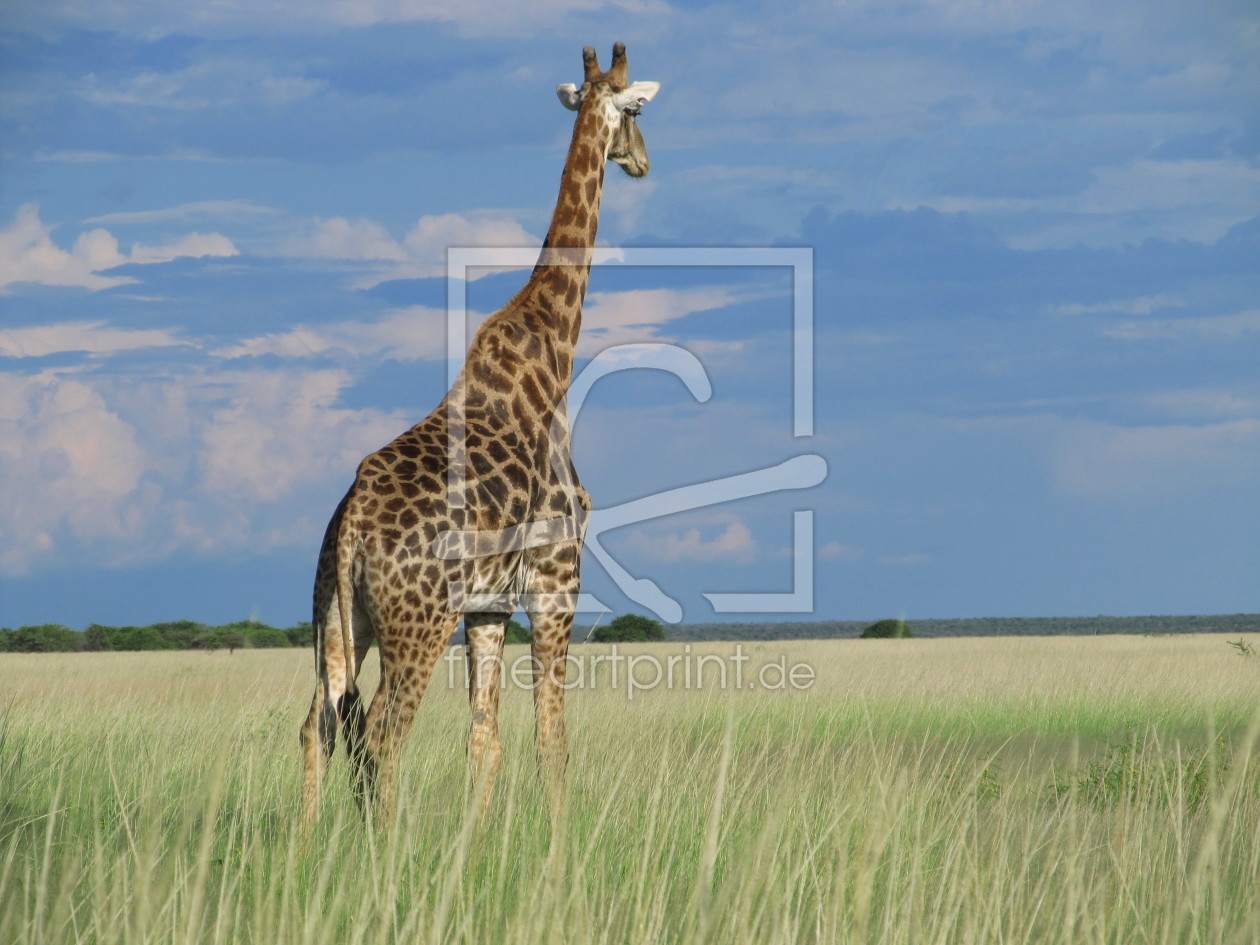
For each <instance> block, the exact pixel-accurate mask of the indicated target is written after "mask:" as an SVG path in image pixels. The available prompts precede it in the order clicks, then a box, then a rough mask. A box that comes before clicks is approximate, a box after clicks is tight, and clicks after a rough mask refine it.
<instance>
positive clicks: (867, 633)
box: [859, 619, 914, 640]
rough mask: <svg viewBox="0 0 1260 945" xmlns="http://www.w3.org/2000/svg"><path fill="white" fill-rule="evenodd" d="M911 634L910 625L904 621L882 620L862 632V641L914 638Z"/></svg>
mask: <svg viewBox="0 0 1260 945" xmlns="http://www.w3.org/2000/svg"><path fill="white" fill-rule="evenodd" d="M912 636H914V634H913V633H911V632H910V624H908V623H906V622H905V621H904V620H891V619H890V620H881V621H879V622H878V623H873V624H871V625H870V626H869V627H867V628H866V629H865V630H863V631H862V636H861V637H859V639H862V640H893V639H901V638H904V637H912Z"/></svg>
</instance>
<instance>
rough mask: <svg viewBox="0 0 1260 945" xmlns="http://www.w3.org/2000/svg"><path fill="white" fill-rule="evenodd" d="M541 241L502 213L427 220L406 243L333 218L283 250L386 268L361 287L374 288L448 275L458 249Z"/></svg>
mask: <svg viewBox="0 0 1260 945" xmlns="http://www.w3.org/2000/svg"><path fill="white" fill-rule="evenodd" d="M540 243H541V241H540V240H538V239H537V238H536V237H534V236H531V235H530V234H529V233H528V232H527V231H526V230H525V229H524V228H523V227H522V226H521V225H520V224H519V223H517V222H516V221H515V220H513V219H511V218H509V217H507V216H504V215H503V212H502V211H495V210H472V211H469V213H468V214H467V215H462V214H458V213H444V214H439V215H433V216H422V217H421V218H420V219H419V220H417V221H416V225H415V226H413V227H412V228H411V230H410V231H409V232H408V233H407V235H406V236H404V237H403V239H402V241H401V242H400V241H398V240H395V239H394V237H393V236H392V235H391V234H390V233H389V231H388V230H386V229H385V228H384V227H383V226H381V225H380V224H379V223H376V222H374V221H372V220H366V219H358V220H349V219H346V218H345V217H332V218H330V219H325V220H320V221H318V222H317V223H316V224H315V225H314V227H313V228H312V229H311V231H310V232H308V233H306V234H305V235H303V236H301V237H299V238H297V239H294V240H292V241H291V242H290V243H289V245H288V246H287V247H286V248H285V250H284V252H285V253H286V255H291V256H301V257H310V258H317V259H344V260H351V261H356V262H376V261H379V262H381V263H384V264H387V265H382V266H381V267H379V268H378V269H377V270H376V271H375V272H374V273H372V274H371V275H370V276H368V277H367V278H365V279H364V280H362V282H361V283H360V284H359V287H360V288H371V287H372V286H374V285H377V284H379V283H381V282H384V281H386V280H388V279H421V278H429V277H432V276H443V275H445V274H446V251H447V250H448V249H449V248H450V247H453V246H456V247H476V246H484V247H508V248H520V247H528V248H536V247H538V246H539V245H540ZM531 265H532V263H531ZM519 268H522V267H521V266H519V265H508V266H503V267H497V268H496V270H495V271H503V270H505V269H519ZM489 271H490V270H488V269H487V270H482V269H478V270H476V271H473V272H469V273H468V278H469V279H470V280H471V279H476V278H480V277H481V276H484V275H486V274H487V273H488V272H489Z"/></svg>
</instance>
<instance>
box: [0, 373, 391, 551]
mask: <svg viewBox="0 0 1260 945" xmlns="http://www.w3.org/2000/svg"><path fill="white" fill-rule="evenodd" d="M351 381H352V378H351V377H350V376H349V375H348V374H345V373H343V372H337V371H310V372H308V371H294V370H290V371H284V370H280V371H276V370H268V371H266V372H221V373H215V374H202V373H196V372H191V373H189V374H188V375H186V376H181V377H178V378H172V379H161V380H150V381H145V380H139V381H137V380H136V379H134V378H131V379H128V380H127V381H126V382H120V381H118V380H116V379H111V378H109V377H105V376H102V375H95V374H94V375H78V376H67V375H65V374H64V373H57V372H46V373H45V374H42V375H39V376H35V377H20V376H14V375H0V573H6V574H22V573H28V572H29V571H30V570H32V569H33V568H34V567H37V566H38V565H39V563H40V562H41V561H43V560H49V559H55V560H60V561H67V560H73V559H74V558H76V557H79V556H83V555H87V556H90V557H91V558H93V559H94V560H97V561H108V562H110V563H111V564H115V565H119V564H126V563H131V562H136V561H144V560H155V559H160V558H162V557H165V556H167V555H169V554H170V553H171V552H172V551H174V550H176V549H178V548H181V547H182V548H194V549H198V550H201V551H218V552H223V551H228V550H236V549H244V550H247V551H260V550H265V549H266V548H269V547H272V546H275V545H291V544H294V543H306V544H310V545H312V546H314V545H316V544H317V543H318V540H319V534H320V531H321V530H322V527H323V524H324V520H325V519H324V516H326V515H330V514H331V512H332V506H333V504H334V503H335V499H328V498H327V496H330V495H335V494H336V493H337V491H338V490H339V489H340V488H343V487H344V485H345V484H348V482H349V481H350V478H351V477H352V475H353V471H354V469H355V466H356V465H357V463H358V461H359V460H360V459H361V458H362V456H363V455H364V454H366V453H367V452H368V451H370V450H372V449H375V448H377V447H379V446H381V445H383V444H384V443H385V442H387V441H388V440H390V439H391V438H392V437H393V436H394V435H396V434H397V433H399V432H401V431H402V430H403V429H405V428H406V426H407V421H406V419H405V418H402V417H400V416H395V415H393V414H389V413H385V412H383V411H379V410H370V409H369V410H351V409H346V408H344V407H341V406H339V405H338V401H339V398H340V396H341V393H342V391H344V389H345V388H346V386H347V385H348V384H350V383H351ZM315 495H318V496H323V497H324V501H323V502H315V501H313V497H314V496H315ZM325 503H326V507H325ZM312 507H313V508H315V509H316V510H317V511H316V512H315V513H314V514H315V517H316V518H318V519H320V520H319V521H314V520H312V518H311V515H310V512H309V510H310V509H311V508H312Z"/></svg>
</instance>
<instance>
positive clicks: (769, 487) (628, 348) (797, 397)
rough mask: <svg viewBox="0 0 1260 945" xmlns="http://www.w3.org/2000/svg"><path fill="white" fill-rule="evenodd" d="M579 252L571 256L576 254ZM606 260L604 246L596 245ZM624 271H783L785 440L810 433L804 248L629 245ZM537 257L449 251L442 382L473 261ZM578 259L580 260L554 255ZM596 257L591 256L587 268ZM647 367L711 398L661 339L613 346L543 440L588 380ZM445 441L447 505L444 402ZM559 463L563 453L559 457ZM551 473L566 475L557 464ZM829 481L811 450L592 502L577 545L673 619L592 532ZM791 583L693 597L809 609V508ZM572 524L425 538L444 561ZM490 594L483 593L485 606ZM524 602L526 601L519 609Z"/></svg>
mask: <svg viewBox="0 0 1260 945" xmlns="http://www.w3.org/2000/svg"><path fill="white" fill-rule="evenodd" d="M579 255H580V254H579ZM602 255H603V257H604V259H605V260H607V258H608V256H609V255H610V253H609V252H608V251H603V252H602ZM612 255H615V256H616V257H617V258H616V262H617V263H618V265H619V266H621V267H622V268H625V267H630V266H642V267H653V268H660V267H700V266H704V267H737V268H749V267H778V268H786V269H789V270H790V271H791V274H792V316H791V324H790V325H785V326H784V328H785V330H790V331H791V337H792V421H791V422H792V435H793V436H794V437H797V438H808V437H811V436H813V433H814V310H813V298H814V291H813V250H812V249H810V248H808V247H712V248H700V247H691V248H687V247H662V248H647V247H635V248H625V249H619V250H615V251H612ZM536 261H537V251H536V250H533V249H528V248H508V247H452V248H451V249H450V250H449V251H448V253H447V264H446V277H447V364H448V380H449V382H450V385H451V386H452V388H453V387H454V386H455V384H456V382H457V380H458V376H459V368H460V365H461V364H462V361H463V358H464V353H465V351H466V350H467V348H468V342H469V338H468V317H467V314H468V310H467V284H468V272H469V270H471V269H480V268H492V267H499V268H504V267H507V268H528V267H531V266H533V264H534V263H535V262H536ZM559 264H562V265H580V264H582V261H581V260H580V259H578V258H575V259H574V260H573V261H569V262H565V261H563V260H562V261H561V262H560V263H559ZM601 264H606V262H601V260H600V259H599V258H598V256H597V259H596V260H595V261H594V262H593V263H592V266H598V265H601ZM632 368H633V369H642V368H649V369H653V370H660V371H666V372H668V373H670V374H673V375H674V376H676V377H678V378H679V379H680V380H681V381H682V382H683V384H684V385H686V387H687V390H688V391H689V392H690V393H691V396H692V397H694V398H695V399H696V400H697V401H698V402H700V403H705V402H707V401H708V400H709V398H710V397H711V396H712V384H711V382H710V379H709V376H708V372H707V371H706V370H705V367H704V365H703V364H702V363H701V362H700V360H699V359H698V358H697V357H696V356H695V354H693V353H692V352H691V351H688V350H687V349H686V348H684V347H682V346H681V345H675V344H668V343H652V344H634V345H617V346H613V347H610V348H606V349H605V350H604V351H602V352H600V353H599V354H598V355H597V356H596V357H594V358H593V359H591V361H590V362H589V363H588V364H587V365H586V366H585V367H584V368H583V369H582V370H581V371H580V372H579V373H578V374H577V376H576V377H574V379H573V383H572V385H571V387H570V389H569V396H568V410H567V413H566V412H564V411H560V412H558V416H557V422H558V424H560V425H562V428H557V429H554V430H553V431H552V442H553V443H560V442H563V443H564V444H566V447H567V443H568V430H569V426H568V418H571V417H576V416H577V415H578V414H579V412H580V411H581V409H582V405H583V403H584V402H585V400H586V396H587V394H588V393H589V392H590V390H591V387H592V386H594V384H595V382H596V381H597V380H599V379H600V378H602V377H606V376H607V375H609V374H612V373H615V372H617V371H623V370H628V369H632ZM448 424H449V432H450V438H451V449H452V455H451V462H450V464H449V469H448V475H449V481H448V491H449V495H450V496H451V499H452V502H453V504H458V501H459V500H460V499H461V498H462V496H463V495H464V481H463V476H464V475H465V470H466V464H465V462H464V456H463V453H462V451H463V449H464V446H463V434H462V416H460V414H459V408H458V407H454V408H452V411H451V414H450V416H449V418H448ZM565 459H566V463H567V456H566V458H565ZM556 471H557V474H558V475H559V476H560V477H561V478H562V479H563V477H565V476H567V475H568V474H569V471H568V469H567V468H564V469H561V468H559V467H557V470H556ZM826 476H827V463H826V460H824V459H823V457H822V456H820V455H818V454H817V453H811V452H802V453H800V454H798V455H796V456H793V457H790V458H788V459H786V460H784V461H782V462H780V463H777V464H775V465H773V466H767V467H764V468H761V469H755V470H751V471H748V472H741V473H734V474H732V475H729V476H723V477H721V478H718V479H713V480H710V481H708V482H702V483H695V484H691V485H687V486H682V487H679V488H676V489H668V490H665V491H662V492H657V493H654V494H652V495H647V496H643V497H641V498H638V499H634V500H632V501H630V502H625V503H623V504H621V505H617V506H612V507H609V508H595V509H593V510H592V511H591V513H590V515H589V517H587V519H586V523H585V524H586V535H585V548H586V549H587V550H588V551H589V552H590V553H591V554H592V556H593V557H594V558H595V559H596V560H597V561H598V562H599V563H600V565H601V566H602V567H603V568H604V570H605V571H606V572H607V574H608V576H609V577H610V578H611V579H612V580H613V582H614V583H615V584H616V586H617V587H618V589H619V590H620V591H621V592H622V593H623V594H625V595H626V597H628V598H629V599H630V600H632V601H634V602H635V603H637V604H639V605H641V606H642V607H645V608H647V609H648V610H650V611H651V612H652V613H654V614H655V615H656V616H657V617H659V618H660V619H661V620H663V621H665V622H667V623H677V622H679V621H680V620H681V619H682V605H681V604H680V603H679V601H677V600H676V599H674V598H673V597H670V596H669V595H668V594H666V593H665V591H664V590H662V588H661V587H660V585H659V584H657V583H656V582H655V581H654V580H652V579H651V577H646V576H644V577H635V576H634V575H632V574H631V573H630V572H629V571H628V570H627V569H626V568H625V567H624V566H623V565H622V564H621V563H620V562H619V561H617V560H616V559H615V558H614V557H613V555H612V554H611V553H610V552H609V551H608V549H607V548H606V547H605V546H604V544H603V543H602V542H601V536H603V535H604V534H605V533H607V532H610V531H613V530H614V529H618V528H622V527H624V526H627V525H633V524H637V523H639V522H646V521H649V520H652V519H656V518H661V517H663V516H667V515H673V514H675V513H678V512H687V511H693V510H696V509H701V508H706V507H708V506H713V505H720V504H722V503H726V502H733V501H735V500H738V499H747V498H752V497H755V496H761V495H767V494H771V493H777V492H784V491H790V490H801V489H808V488H811V487H813V486H816V485H818V484H820V483H821V482H822V481H823V480H824V479H825V478H826ZM792 524H793V545H792V575H793V576H792V587H791V589H790V590H788V591H749V592H742V593H717V592H711V593H703V596H704V597H705V598H706V599H707V600H708V601H709V603H710V605H711V606H712V607H713V610H714V612H715V613H718V614H723V613H809V612H812V611H813V607H814V562H813V548H814V513H813V511H812V510H808V509H805V510H797V511H795V512H794V513H793V523H792ZM579 531H580V527H579V523H578V522H577V521H576V520H570V519H549V520H546V521H538V522H528V523H524V524H522V525H518V526H514V527H513V528H510V529H504V530H502V531H496V532H485V531H468V532H461V531H449V532H446V533H444V534H443V535H441V536H439V539H438V541H437V542H436V543H435V550H436V551H437V553H438V554H439V555H440V556H442V557H445V558H457V557H479V556H491V555H495V554H502V553H504V552H507V551H515V550H521V549H525V548H530V547H537V546H541V545H547V544H552V543H554V542H556V541H558V540H562V539H564V538H571V537H576V535H577V534H579ZM496 596H497V595H494V594H490V595H486V605H487V606H489V605H490V603H491V602H492V601H493V599H494V598H495V597H496ZM468 600H469V601H470V602H471V606H470V608H469V609H475V607H476V606H477V604H476V601H477V595H476V594H475V593H471V594H469V595H468ZM527 609H528V608H527ZM576 609H577V610H578V611H582V612H588V613H598V612H606V611H607V610H608V609H609V608H608V607H607V606H605V605H604V604H603V603H602V602H601V601H599V600H598V599H596V598H595V597H594V596H593V595H590V594H587V593H582V594H581V595H579V597H578V600H577V606H576Z"/></svg>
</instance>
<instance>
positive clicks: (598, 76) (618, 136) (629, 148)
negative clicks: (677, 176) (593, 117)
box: [556, 43, 660, 177]
mask: <svg viewBox="0 0 1260 945" xmlns="http://www.w3.org/2000/svg"><path fill="white" fill-rule="evenodd" d="M582 66H583V69H584V71H585V80H584V81H583V82H582V87H581V88H578V87H577V86H576V85H574V84H573V83H571V82H569V83H566V84H564V85H559V86H556V95H557V96H559V98H560V101H561V102H562V103H563V104H564V106H565V108H569V109H572V110H573V111H575V112H577V111H583V110H585V109H592V110H594V111H595V113H596V114H598V115H599V116H600V117H601V118H603V120H604V121H606V122H607V124H608V125H609V126H611V127H612V129H613V133H612V136H611V137H610V138H609V143H608V151H607V154H606V157H607V159H608V160H610V161H614V162H616V163H617V164H620V165H621V169H622V170H623V171H625V172H626V173H627V174H629V175H630V176H631V177H642V176H643V175H644V174H646V173H647V172H648V168H649V167H650V166H651V165H650V162H649V161H648V154H647V145H645V144H644V143H643V135H642V134H641V133H640V131H639V124H638V120H637V119H638V115H639V111H640V109H642V108H643V103H644V102H648V101H651V100H652V96H654V95H655V94H656V90H657V89H659V88H660V83H659V82H631V81H630V76H629V71H630V67H629V66H628V65H627V63H626V47H625V44H624V43H617V44H616V45H615V46H613V58H612V67H611V68H610V69H609V70H608V71H607V72H603V71H601V70H600V68H599V60H598V58H597V57H596V56H595V48H594V47H593V46H587V47H586V48H585V49H583V50H582Z"/></svg>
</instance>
